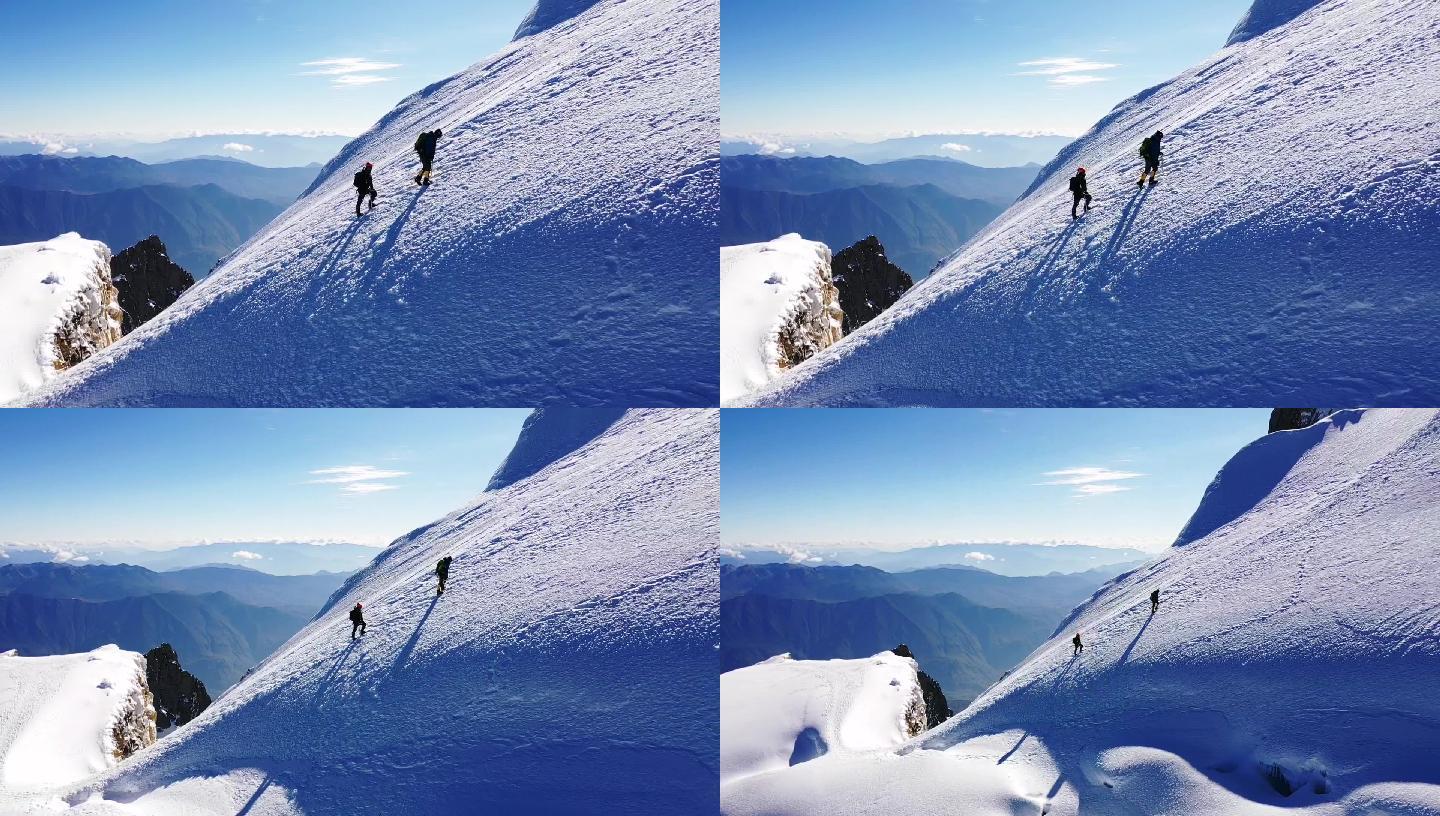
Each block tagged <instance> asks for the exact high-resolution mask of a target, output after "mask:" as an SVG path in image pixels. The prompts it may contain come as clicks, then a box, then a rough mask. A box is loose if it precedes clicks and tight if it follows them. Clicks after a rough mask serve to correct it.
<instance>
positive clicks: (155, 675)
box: [145, 643, 210, 731]
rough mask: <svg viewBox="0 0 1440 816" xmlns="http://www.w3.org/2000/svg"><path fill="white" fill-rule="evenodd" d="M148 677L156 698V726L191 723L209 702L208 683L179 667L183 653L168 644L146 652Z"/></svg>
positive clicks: (166, 726)
mask: <svg viewBox="0 0 1440 816" xmlns="http://www.w3.org/2000/svg"><path fill="white" fill-rule="evenodd" d="M145 679H146V680H147V681H148V682H149V684H150V693H151V694H152V695H153V696H154V698H155V725H156V727H157V728H159V729H160V730H162V731H164V730H166V729H168V728H171V727H173V726H176V725H184V724H185V723H188V722H190V721H191V720H193V719H195V718H196V717H198V716H200V712H202V711H204V710H205V709H206V708H208V707H209V705H210V693H209V692H207V691H206V690H205V684H204V683H202V682H200V680H199V679H198V678H196V677H195V675H193V674H191V673H190V672H187V671H185V670H184V669H182V668H181V667H180V656H179V655H177V654H176V653H175V649H174V648H172V647H171V646H170V644H168V643H162V644H160V645H159V646H156V647H155V648H153V649H151V650H150V651H148V652H146V653H145Z"/></svg>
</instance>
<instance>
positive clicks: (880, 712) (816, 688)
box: [720, 652, 925, 785]
mask: <svg viewBox="0 0 1440 816" xmlns="http://www.w3.org/2000/svg"><path fill="white" fill-rule="evenodd" d="M720 712H721V716H720V784H721V785H725V784H727V783H729V782H731V781H733V780H736V779H742V778H744V777H747V776H752V775H754V774H757V773H765V772H767V771H773V770H778V769H782V768H786V767H789V766H794V765H798V764H800V763H802V762H808V761H810V760H812V759H815V758H817V757H821V756H825V755H827V754H830V753H832V752H834V753H842V754H843V753H853V752H856V751H874V750H877V749H883V748H894V747H896V746H898V745H900V744H901V743H902V742H904V741H905V740H907V739H909V738H910V737H913V736H915V735H916V734H918V733H919V732H920V731H923V730H924V729H925V700H924V698H923V697H922V696H921V691H920V679H919V677H918V676H917V674H916V668H915V661H914V659H913V658H909V657H900V656H898V655H896V654H895V653H893V652H881V653H880V654H877V655H875V656H873V657H866V658H860V659H857V660H793V659H791V657H790V656H789V655H788V654H787V655H779V656H777V657H772V658H770V659H769V660H766V661H764V662H762V663H756V664H755V665H753V666H746V667H745V668H743V669H735V670H734V671H728V672H725V673H724V674H722V675H720Z"/></svg>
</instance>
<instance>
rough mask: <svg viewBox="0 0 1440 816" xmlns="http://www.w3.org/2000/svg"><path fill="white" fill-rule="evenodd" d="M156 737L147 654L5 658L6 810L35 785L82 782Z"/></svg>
mask: <svg viewBox="0 0 1440 816" xmlns="http://www.w3.org/2000/svg"><path fill="white" fill-rule="evenodd" d="M154 741H155V709H154V708H153V707H152V705H151V698H150V691H149V689H148V688H147V686H146V683H145V658H144V657H142V656H141V655H139V654H136V653H135V652H127V651H124V650H122V649H120V648H119V647H118V646H115V645H113V644H111V645H108V646H101V647H100V648H98V649H95V650H94V651H91V652H84V653H81V654H69V655H55V656H53V657H21V656H18V655H0V811H3V810H4V809H5V802H6V801H7V800H8V799H10V798H11V797H12V796H14V797H18V796H20V795H22V791H23V790H25V789H27V788H30V789H34V788H44V787H46V786H53V785H65V784H70V783H74V782H77V781H79V780H82V779H85V778H86V777H88V776H90V775H91V774H93V773H95V772H97V771H103V770H105V769H106V768H111V767H114V765H115V763H116V762H118V761H119V760H120V759H121V757H124V756H129V755H130V754H131V752H133V751H135V750H137V749H139V748H141V747H143V746H145V745H149V744H151V743H153V742H154Z"/></svg>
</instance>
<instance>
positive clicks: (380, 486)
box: [340, 482, 399, 494]
mask: <svg viewBox="0 0 1440 816" xmlns="http://www.w3.org/2000/svg"><path fill="white" fill-rule="evenodd" d="M398 487H399V485H393V484H386V483H384V482H356V483H354V484H347V485H345V486H344V487H342V488H340V492H341V493H358V494H365V493H379V492H380V491H382V490H395V489H397V488H398Z"/></svg>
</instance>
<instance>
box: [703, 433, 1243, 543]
mask: <svg viewBox="0 0 1440 816" xmlns="http://www.w3.org/2000/svg"><path fill="white" fill-rule="evenodd" d="M1268 418H1269V411H1268V410H1263V409H1257V410H1250V409H1245V410H1221V409H1193V410H1161V409H1136V410H1124V409H1095V410H1083V409H1057V410H1044V409H1028V410H1027V409H1021V410H979V409H975V410H968V409H956V410H945V409H817V410H795V409H789V410H756V409H751V410H743V411H738V410H733V411H725V412H724V414H723V415H722V418H721V428H722V433H721V462H722V467H721V475H720V484H721V490H720V497H721V499H720V512H721V533H722V538H723V540H724V543H726V544H727V545H731V546H734V545H741V544H762V545H763V544H776V543H790V544H842V543H855V544H862V545H873V546H876V547H879V548H882V549H897V548H901V547H903V546H909V545H918V544H924V543H927V542H935V541H941V542H964V541H977V542H998V541H1013V542H1033V543H1043V542H1055V541H1065V542H1075V543H1082V544H1096V545H1101V546H1133V547H1139V548H1141V549H1148V550H1152V551H1154V550H1157V549H1160V548H1163V547H1164V546H1168V545H1169V544H1170V542H1171V541H1173V540H1174V537H1175V535H1176V534H1177V533H1178V532H1179V531H1180V528H1181V527H1182V526H1183V525H1184V523H1185V521H1186V520H1187V519H1188V518H1189V516H1190V514H1191V513H1192V512H1193V511H1194V510H1195V506H1196V505H1197V504H1198V503H1199V501H1200V496H1201V495H1202V494H1203V493H1204V491H1205V487H1206V485H1208V484H1209V483H1210V480H1211V479H1212V478H1214V476H1215V473H1216V472H1217V471H1218V470H1219V469H1220V467H1221V466H1222V465H1223V464H1224V463H1225V462H1226V461H1227V460H1228V459H1229V458H1230V457H1231V456H1232V455H1234V453H1235V452H1236V451H1238V450H1239V449H1240V448H1241V447H1243V446H1244V445H1246V444H1248V443H1249V442H1252V441H1254V440H1255V439H1257V438H1259V437H1261V436H1263V435H1264V433H1265V430H1266V423H1267V420H1268Z"/></svg>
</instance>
